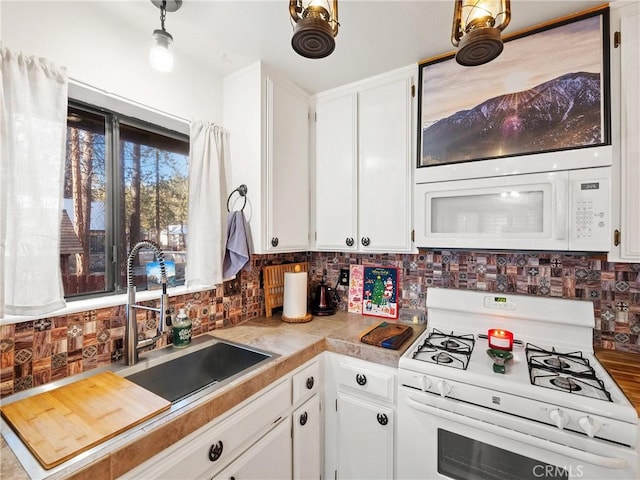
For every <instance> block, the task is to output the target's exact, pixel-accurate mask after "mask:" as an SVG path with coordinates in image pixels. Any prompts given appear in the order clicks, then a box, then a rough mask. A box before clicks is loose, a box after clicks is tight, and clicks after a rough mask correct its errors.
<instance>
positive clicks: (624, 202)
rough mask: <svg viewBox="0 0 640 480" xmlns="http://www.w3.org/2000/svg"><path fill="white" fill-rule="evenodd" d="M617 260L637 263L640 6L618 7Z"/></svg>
mask: <svg viewBox="0 0 640 480" xmlns="http://www.w3.org/2000/svg"><path fill="white" fill-rule="evenodd" d="M620 31H621V34H622V35H621V43H620V46H619V47H618V48H619V49H620V137H621V138H620V162H621V165H620V195H621V199H620V233H621V238H620V260H622V261H631V262H640V209H639V208H638V205H640V189H639V188H638V184H640V135H638V132H640V92H638V85H639V84H640V60H639V59H640V5H639V4H638V3H637V2H635V3H632V4H630V5H628V6H626V7H623V8H621V9H620Z"/></svg>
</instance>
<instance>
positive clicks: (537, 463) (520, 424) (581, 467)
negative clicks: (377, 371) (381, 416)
mask: <svg viewBox="0 0 640 480" xmlns="http://www.w3.org/2000/svg"><path fill="white" fill-rule="evenodd" d="M398 402H399V403H398V441H397V448H398V450H397V462H396V465H397V478H398V479H418V478H422V479H424V478H429V479H436V478H443V479H457V480H509V479H513V480H516V479H518V480H526V479H532V480H537V479H545V480H550V479H578V478H579V479H598V480H600V479H603V478H606V479H618V478H619V479H629V478H637V475H638V456H637V453H636V452H635V450H633V449H631V448H628V447H624V446H617V445H612V444H610V443H607V442H603V441H600V440H596V439H591V438H588V437H583V436H582V435H577V434H572V433H570V432H562V431H559V430H558V429H555V428H553V427H548V426H543V425H540V424H538V423H536V422H532V421H529V420H526V419H522V418H519V417H511V416H505V414H500V413H497V412H493V411H490V410H487V409H484V408H481V407H477V406H475V405H470V404H464V403H462V402H457V401H455V400H452V399H448V398H441V397H439V396H435V395H432V394H428V393H423V392H420V391H418V390H415V389H409V388H406V387H400V389H399V396H398ZM498 415H499V416H501V417H502V418H501V419H500V420H501V423H505V422H506V423H508V427H509V428H504V427H501V426H499V425H497V424H496V422H495V419H494V417H495V418H498V417H497V416H498ZM474 417H475V418H474ZM480 418H485V419H487V420H489V421H484V420H479V419H480ZM506 423H505V424H506ZM522 432H533V433H535V435H536V436H534V435H531V434H529V433H522ZM563 437H565V438H566V439H567V440H569V439H571V440H570V441H568V442H564V443H558V440H560V439H562V438H563Z"/></svg>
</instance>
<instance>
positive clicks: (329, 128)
mask: <svg viewBox="0 0 640 480" xmlns="http://www.w3.org/2000/svg"><path fill="white" fill-rule="evenodd" d="M356 105H357V95H356V94H355V93H347V94H340V95H338V96H336V97H330V98H326V99H322V100H319V101H318V103H317V105H316V163H315V182H316V183H315V192H316V194H315V206H316V208H315V242H316V247H317V248H318V249H319V250H329V251H336V250H354V251H355V250H357V249H358V244H357V243H356V239H357V237H358V201H357V196H356V192H357V191H358V151H357V139H356V126H357V123H356V122H357V120H356Z"/></svg>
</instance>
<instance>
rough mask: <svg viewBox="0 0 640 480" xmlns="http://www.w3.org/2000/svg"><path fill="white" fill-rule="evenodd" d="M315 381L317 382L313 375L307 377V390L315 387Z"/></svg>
mask: <svg viewBox="0 0 640 480" xmlns="http://www.w3.org/2000/svg"><path fill="white" fill-rule="evenodd" d="M314 383H315V380H314V379H313V377H309V378H307V390H311V389H312V388H313V384H314Z"/></svg>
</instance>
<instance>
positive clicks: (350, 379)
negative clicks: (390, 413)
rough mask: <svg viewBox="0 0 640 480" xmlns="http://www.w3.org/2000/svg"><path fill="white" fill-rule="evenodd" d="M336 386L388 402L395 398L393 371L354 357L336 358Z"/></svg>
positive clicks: (394, 375)
mask: <svg viewBox="0 0 640 480" xmlns="http://www.w3.org/2000/svg"><path fill="white" fill-rule="evenodd" d="M334 365H335V367H334V368H335V375H336V381H337V383H338V388H339V389H342V390H344V389H345V387H346V389H347V390H350V391H358V392H362V393H365V394H367V395H375V396H377V397H380V398H382V399H384V400H387V401H389V402H393V401H394V398H395V377H396V374H395V371H393V369H387V368H384V367H379V366H376V365H373V364H370V363H368V362H362V361H359V360H356V359H350V358H349V359H342V358H338V359H336V361H335V363H334Z"/></svg>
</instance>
